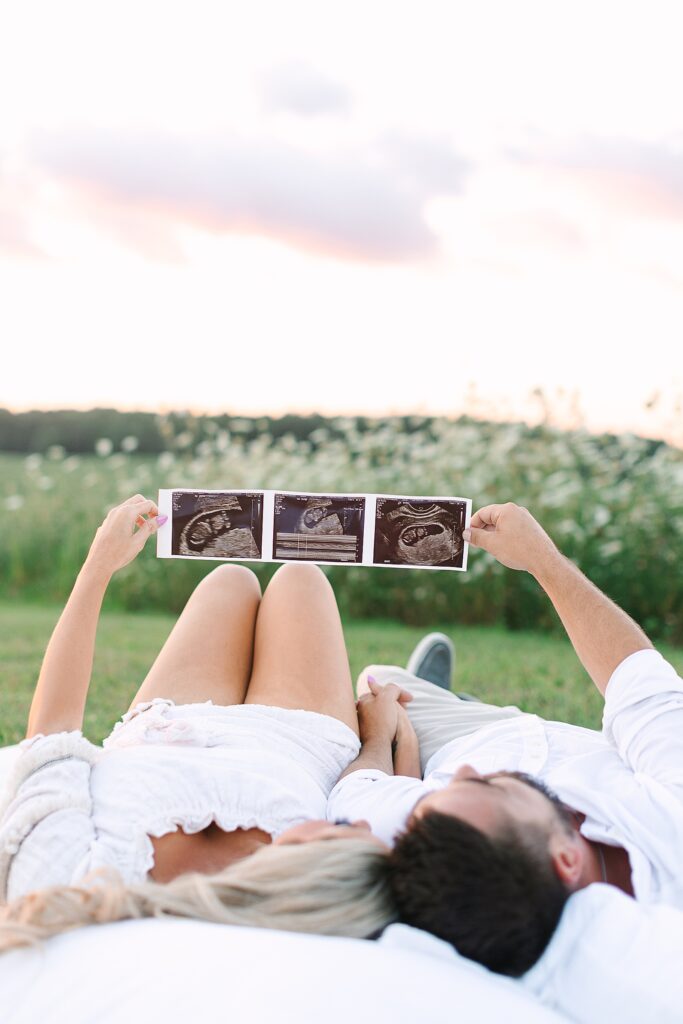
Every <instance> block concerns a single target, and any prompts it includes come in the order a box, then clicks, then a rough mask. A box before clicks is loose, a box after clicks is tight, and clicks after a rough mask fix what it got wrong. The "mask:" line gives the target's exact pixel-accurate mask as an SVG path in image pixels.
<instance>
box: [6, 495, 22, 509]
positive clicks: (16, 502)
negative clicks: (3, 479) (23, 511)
mask: <svg viewBox="0 0 683 1024" xmlns="http://www.w3.org/2000/svg"><path fill="white" fill-rule="evenodd" d="M23 504H24V499H23V497H22V496H21V494H10V495H9V497H7V498H5V508H6V509H7V511H8V512H17V511H18V510H19V509H20V508H21V507H22V506H23Z"/></svg>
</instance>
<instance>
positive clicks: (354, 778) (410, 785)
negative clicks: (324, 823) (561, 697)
mask: <svg viewBox="0 0 683 1024" xmlns="http://www.w3.org/2000/svg"><path fill="white" fill-rule="evenodd" d="M463 764H469V765H472V767H474V768H475V769H476V770H477V771H478V772H481V773H482V774H487V773H489V772H498V771H522V772H527V773H528V774H530V775H534V776H536V777H537V778H540V779H541V780H542V781H543V782H545V783H546V784H547V785H548V786H549V787H550V788H551V789H552V790H554V791H555V792H556V793H557V794H558V796H559V797H560V799H561V800H563V801H564V802H565V803H566V804H568V805H569V806H570V807H572V808H573V809H574V810H576V811H580V812H581V813H582V814H584V815H585V821H584V822H583V824H582V826H581V832H582V834H583V835H584V836H585V837H586V838H587V839H590V840H595V841H599V842H603V843H607V844H608V845H612V846H621V847H623V848H624V849H625V850H626V851H627V853H628V856H629V859H630V862H631V870H632V883H633V889H634V893H635V895H636V898H637V899H639V900H642V901H644V902H646V903H659V902H664V903H671V904H674V905H677V906H679V907H680V908H682V909H683V680H681V678H680V677H679V676H678V675H677V673H676V671H675V669H674V668H673V667H672V666H671V665H670V664H669V663H668V662H667V661H665V660H664V658H663V657H662V656H661V655H660V654H658V653H657V652H656V651H652V650H643V651H638V652H637V653H636V654H632V655H630V657H628V658H626V659H625V660H624V661H623V662H622V663H621V664H620V665H619V666H618V667H617V669H616V670H615V671H614V673H613V674H612V677H611V678H610V681H609V683H608V685H607V690H606V693H605V710H604V716H603V728H602V732H597V731H595V730H592V729H583V728H581V727H579V726H574V725H568V724H566V723H564V722H547V721H544V720H543V719H541V718H538V717H537V716H536V715H520V716H519V717H515V718H511V719H506V720H505V721H501V722H497V723H495V724H493V725H489V726H486V727H484V728H481V729H479V730H477V732H475V733H473V734H472V735H470V736H466V737H461V738H459V739H456V740H453V741H452V742H450V743H447V744H446V745H445V746H444V747H442V748H441V749H440V750H438V751H437V752H436V753H435V754H434V755H433V757H431V758H430V760H429V762H428V763H427V765H426V769H425V776H424V780H423V781H421V780H419V779H410V778H406V777H402V776H388V775H386V774H385V773H384V772H381V771H376V770H369V769H361V770H359V771H356V772H353V773H352V774H350V775H347V776H346V778H344V779H342V780H341V782H339V783H337V785H336V786H335V788H334V789H333V790H332V793H331V794H330V798H329V801H328V810H327V815H328V818H330V819H332V820H334V819H336V818H347V819H349V820H351V821H353V820H356V819H359V818H364V819H366V820H367V821H368V822H370V825H371V827H372V830H373V832H374V833H375V834H376V835H377V836H379V837H380V838H381V839H383V840H384V841H385V842H386V843H389V844H391V843H392V842H393V840H394V839H395V837H396V834H397V833H398V832H400V831H401V830H402V829H403V828H404V827H405V825H406V822H407V820H408V818H409V817H410V814H411V812H412V810H413V808H414V807H415V804H416V803H417V802H418V800H420V799H421V798H422V797H424V796H426V795H427V794H428V793H430V792H432V791H433V790H436V789H440V788H442V787H443V786H445V785H446V784H447V783H448V782H449V781H450V780H451V778H452V777H453V773H454V772H455V771H456V770H457V769H458V768H459V767H460V766H461V765H463Z"/></svg>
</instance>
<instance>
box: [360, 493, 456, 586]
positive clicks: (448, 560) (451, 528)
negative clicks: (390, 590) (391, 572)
mask: <svg viewBox="0 0 683 1024" xmlns="http://www.w3.org/2000/svg"><path fill="white" fill-rule="evenodd" d="M465 514H466V503H465V502H464V501H446V500H444V501H438V500H434V501H432V500H430V499H426V500H425V499H417V498H381V497H378V499H377V511H376V520H375V550H374V554H373V562H374V563H375V565H411V566H417V565H434V566H439V567H440V568H443V569H446V568H454V569H460V568H462V561H463V552H464V541H463V536H462V531H463V529H464V527H465Z"/></svg>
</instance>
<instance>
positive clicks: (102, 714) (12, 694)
mask: <svg viewBox="0 0 683 1024" xmlns="http://www.w3.org/2000/svg"><path fill="white" fill-rule="evenodd" d="M60 610H61V608H60V607H57V606H47V607H42V606H36V605H30V604H0V622H1V623H2V633H1V639H0V657H1V659H2V660H1V664H2V677H1V678H2V681H1V684H0V745H4V744H7V743H15V742H17V741H18V740H19V739H21V738H22V736H23V735H24V730H25V727H26V719H27V715H28V709H29V705H30V702H31V696H32V693H33V687H34V685H35V681H36V679H37V676H38V671H39V668H40V663H41V660H42V656H43V653H44V650H45V647H46V645H47V642H48V640H49V637H50V633H51V631H52V628H53V626H54V624H55V622H56V621H57V618H58V617H59V614H60ZM174 621H175V618H174V617H173V616H170V615H166V614H164V615H158V614H148V613H128V612H120V611H108V610H106V608H105V611H104V612H103V614H102V618H101V620H100V627H99V630H98V641H97V651H96V657H95V667H94V673H93V681H92V686H91V690H90V696H89V700H88V708H87V712H86V721H85V729H84V731H85V733H86V735H87V736H88V737H89V738H90V739H91V740H93V741H95V742H100V741H101V740H102V739H103V737H104V736H106V735H107V734H108V733H109V732H110V731H111V728H112V726H113V725H114V723H115V722H116V720H117V719H118V718H120V716H121V715H122V714H123V712H124V711H125V710H126V709H127V707H128V705H129V703H130V701H131V699H132V697H133V696H134V694H135V692H136V690H137V688H138V686H139V684H140V682H141V681H142V679H143V677H144V676H145V674H146V672H147V670H148V668H149V667H150V665H151V664H152V662H153V660H154V658H155V657H156V654H157V652H158V651H159V649H160V647H161V645H162V644H163V642H164V640H165V638H166V637H167V636H168V634H169V632H170V630H171V628H172V626H173V623H174ZM434 628H435V629H441V630H442V631H443V632H445V633H448V634H449V636H451V638H452V639H453V641H454V642H455V645H456V653H457V665H456V676H455V689H457V690H464V691H467V692H470V693H473V694H475V695H476V696H478V697H480V698H481V699H483V700H485V701H488V702H490V703H494V704H517V705H519V706H520V707H521V708H523V709H524V710H525V711H532V712H535V713H537V714H539V715H542V716H543V717H545V718H555V719H561V720H564V721H569V722H574V723H576V724H577V725H584V726H589V727H593V728H599V726H600V714H601V698H600V695H599V694H598V692H597V691H596V690H595V688H594V687H593V685H592V683H591V681H590V679H589V678H588V676H587V675H586V673H585V672H584V670H583V668H582V667H581V665H580V664H579V662H578V660H577V659H576V657H575V655H574V653H573V651H572V648H571V646H570V644H569V642H568V641H567V640H564V639H562V638H559V637H557V636H546V635H542V634H538V633H525V632H514V633H511V632H507V631H505V630H503V629H498V628H493V627H485V626H468V627H464V626H459V627H454V628H452V627H450V626H448V625H446V626H444V625H443V624H441V625H435V626H434ZM344 629H345V634H346V640H347V646H348V651H349V660H350V663H351V671H352V674H353V677H354V678H355V677H356V676H357V674H358V673H359V672H360V670H361V669H362V668H363V667H364V666H365V665H367V664H370V663H375V664H377V663H379V664H382V663H387V664H397V665H404V664H405V662H406V660H407V658H408V655H409V654H410V652H411V650H412V648H413V647H414V645H415V643H416V642H417V641H418V640H419V639H420V637H421V636H422V635H423V634H424V632H425V630H424V629H422V628H417V627H410V626H404V625H399V624H395V623H393V622H385V621H380V620H372V621H357V620H350V621H347V622H345V624H344ZM659 649H660V650H661V651H662V653H663V654H664V656H665V657H667V658H668V659H669V660H670V661H671V662H672V663H673V664H674V665H675V666H676V668H677V670H678V671H679V672H681V673H683V649H681V648H672V647H667V646H666V645H661V646H660V647H659Z"/></svg>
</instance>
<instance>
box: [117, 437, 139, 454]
mask: <svg viewBox="0 0 683 1024" xmlns="http://www.w3.org/2000/svg"><path fill="white" fill-rule="evenodd" d="M139 444H140V442H139V440H138V438H137V437H135V436H134V434H128V435H127V436H126V437H124V439H123V440H122V441H121V451H122V452H127V453H128V454H130V452H134V451H137V448H138V446H139Z"/></svg>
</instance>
